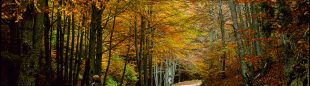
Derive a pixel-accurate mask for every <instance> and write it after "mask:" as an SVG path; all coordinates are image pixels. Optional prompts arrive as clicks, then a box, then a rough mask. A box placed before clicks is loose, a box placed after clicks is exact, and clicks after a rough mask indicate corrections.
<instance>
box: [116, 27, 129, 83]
mask: <svg viewBox="0 0 310 86" xmlns="http://www.w3.org/2000/svg"><path fill="white" fill-rule="evenodd" d="M128 34H129V35H130V34H131V28H130V29H129V31H128ZM130 42H131V40H128V45H127V46H128V47H127V52H126V57H125V64H124V68H123V73H122V78H121V81H120V84H119V86H123V81H124V77H125V73H126V68H127V64H128V62H129V52H130V48H131V45H130Z"/></svg>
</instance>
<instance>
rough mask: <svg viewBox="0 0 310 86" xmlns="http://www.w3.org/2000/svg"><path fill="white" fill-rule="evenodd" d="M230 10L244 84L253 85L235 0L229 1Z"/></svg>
mask: <svg viewBox="0 0 310 86" xmlns="http://www.w3.org/2000/svg"><path fill="white" fill-rule="evenodd" d="M229 8H230V11H231V17H232V20H233V29H234V34H235V37H236V42H237V45H238V55H239V57H240V58H241V73H242V77H243V80H244V83H245V84H246V86H248V85H251V83H250V81H249V79H248V76H247V64H246V61H245V57H244V49H243V45H242V41H241V37H240V33H239V27H238V21H237V13H236V6H235V2H234V0H229Z"/></svg>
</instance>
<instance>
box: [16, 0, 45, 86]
mask: <svg viewBox="0 0 310 86" xmlns="http://www.w3.org/2000/svg"><path fill="white" fill-rule="evenodd" d="M44 2H45V0H40V1H38V3H39V4H42V5H39V7H41V8H42V6H44ZM34 12H35V9H34V3H33V2H31V3H30V4H29V5H28V6H27V11H26V13H25V15H24V18H25V19H24V20H23V23H22V24H23V29H22V37H23V38H22V42H23V44H22V45H23V46H22V50H23V53H22V56H23V58H22V63H21V65H22V67H21V71H20V75H19V81H18V84H19V85H26V86H31V85H38V84H39V82H40V79H38V77H37V76H36V75H38V73H39V71H40V70H39V69H40V68H39V67H40V66H39V58H40V57H42V53H43V50H42V49H41V48H42V47H44V43H43V33H44V18H45V17H44V13H43V12H41V13H40V12H39V13H36V14H35V15H34V16H33V14H32V13H34ZM26 16H27V17H26Z"/></svg>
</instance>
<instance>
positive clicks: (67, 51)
mask: <svg viewBox="0 0 310 86" xmlns="http://www.w3.org/2000/svg"><path fill="white" fill-rule="evenodd" d="M67 21H68V22H67ZM65 23H68V25H67V30H64V31H67V39H66V41H67V43H66V56H65V64H64V65H65V84H67V82H68V79H69V46H70V44H69V43H70V42H69V40H70V26H71V24H70V23H71V17H70V16H68V19H67V20H66V21H65Z"/></svg>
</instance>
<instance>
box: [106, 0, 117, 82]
mask: <svg viewBox="0 0 310 86" xmlns="http://www.w3.org/2000/svg"><path fill="white" fill-rule="evenodd" d="M117 2H119V0H118V1H117ZM117 9H118V8H117V5H116V6H115V13H114V15H113V23H112V24H113V25H112V29H111V32H110V41H109V48H108V49H109V55H108V57H109V58H108V65H107V68H106V70H105V74H104V78H103V85H106V78H107V76H108V71H109V68H110V64H111V58H112V42H113V33H114V29H115V23H116V22H115V19H116V16H117V13H118V12H117Z"/></svg>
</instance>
